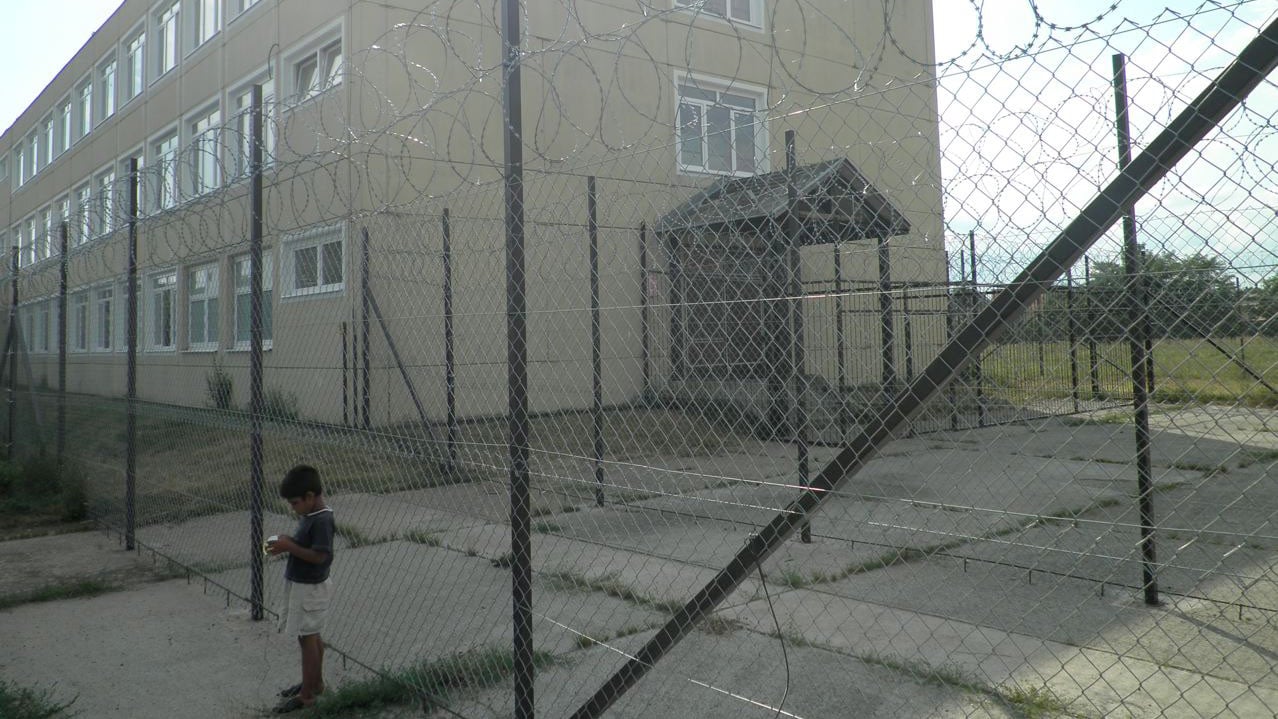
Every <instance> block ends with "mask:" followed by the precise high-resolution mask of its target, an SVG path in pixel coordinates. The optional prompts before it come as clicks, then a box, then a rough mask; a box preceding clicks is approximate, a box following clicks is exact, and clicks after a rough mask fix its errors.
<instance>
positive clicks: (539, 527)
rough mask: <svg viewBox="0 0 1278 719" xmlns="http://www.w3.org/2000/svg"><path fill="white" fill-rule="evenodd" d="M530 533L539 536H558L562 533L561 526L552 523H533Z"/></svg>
mask: <svg viewBox="0 0 1278 719" xmlns="http://www.w3.org/2000/svg"><path fill="white" fill-rule="evenodd" d="M532 531H534V532H537V533H539V534H560V533H562V532H563V531H564V528H563V525H559V524H555V523H554V522H535V523H533V526H532Z"/></svg>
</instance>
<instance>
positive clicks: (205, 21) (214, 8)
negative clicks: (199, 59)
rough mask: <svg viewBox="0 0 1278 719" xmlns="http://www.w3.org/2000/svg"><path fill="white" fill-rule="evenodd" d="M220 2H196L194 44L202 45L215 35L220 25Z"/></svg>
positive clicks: (209, 0)
mask: <svg viewBox="0 0 1278 719" xmlns="http://www.w3.org/2000/svg"><path fill="white" fill-rule="evenodd" d="M221 6H222V0H196V7H195V44H196V45H197V46H198V45H203V44H204V43H205V42H208V40H209V38H211V37H213V36H214V35H216V34H217V31H218V27H219V26H220V25H221V9H220V8H221Z"/></svg>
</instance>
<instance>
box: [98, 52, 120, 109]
mask: <svg viewBox="0 0 1278 719" xmlns="http://www.w3.org/2000/svg"><path fill="white" fill-rule="evenodd" d="M108 70H109V71H110V72H109V73H108ZM94 82H95V83H97V85H98V87H97V92H96V93H95V94H96V95H97V96H98V97H97V103H98V106H97V108H95V109H96V110H97V111H98V113H97V117H96V120H95V122H94V124H95V125H101V124H102V123H103V122H106V121H107V120H108V119H110V118H111V117H113V116H114V115H115V112H116V110H118V109H119V107H118V103H117V101H116V100H117V97H118V92H119V84H120V63H119V60H118V58H116V55H115V51H114V50H112V51H111V52H109V53H107V55H106V57H105V58H104V59H103V60H102V61H100V62H99V63H98V65H97V67H96V68H95V69H94Z"/></svg>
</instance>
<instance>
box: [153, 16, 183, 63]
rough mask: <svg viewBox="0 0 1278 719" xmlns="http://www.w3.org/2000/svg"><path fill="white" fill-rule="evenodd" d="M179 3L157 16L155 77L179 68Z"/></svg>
mask: <svg viewBox="0 0 1278 719" xmlns="http://www.w3.org/2000/svg"><path fill="white" fill-rule="evenodd" d="M178 4H179V3H178V2H177V0H174V2H173V3H172V4H171V5H169V6H168V7H166V8H164V9H162V10H160V11H159V12H157V13H156V14H155V76H156V77H159V76H161V75H163V74H164V73H166V72H168V71H169V70H172V69H173V68H174V67H176V66H177V60H178Z"/></svg>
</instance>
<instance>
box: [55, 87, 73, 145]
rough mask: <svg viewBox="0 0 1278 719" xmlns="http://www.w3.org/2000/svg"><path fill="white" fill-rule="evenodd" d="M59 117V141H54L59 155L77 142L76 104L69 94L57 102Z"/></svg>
mask: <svg viewBox="0 0 1278 719" xmlns="http://www.w3.org/2000/svg"><path fill="white" fill-rule="evenodd" d="M56 109H57V112H56V113H55V115H56V116H57V118H58V129H57V136H58V139H57V142H56V143H54V145H55V149H56V150H57V154H58V156H59V157H61V156H62V153H64V152H66V151H67V150H70V149H71V146H72V145H74V144H75V105H74V104H73V100H72V97H71V96H70V95H67V96H66V97H63V98H62V100H61V101H60V102H59V103H58V104H57V108H56Z"/></svg>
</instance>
